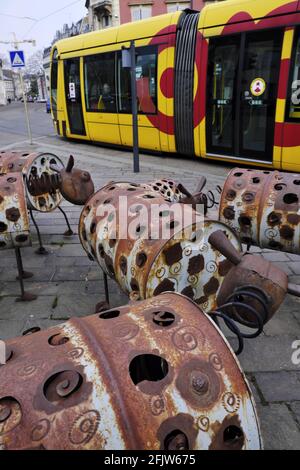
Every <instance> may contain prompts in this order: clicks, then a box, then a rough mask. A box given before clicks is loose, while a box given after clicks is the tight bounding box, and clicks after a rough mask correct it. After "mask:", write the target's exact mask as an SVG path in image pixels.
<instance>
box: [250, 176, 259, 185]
mask: <svg viewBox="0 0 300 470" xmlns="http://www.w3.org/2000/svg"><path fill="white" fill-rule="evenodd" d="M252 183H253V184H259V183H260V178H258V176H255V177H254V178H252Z"/></svg>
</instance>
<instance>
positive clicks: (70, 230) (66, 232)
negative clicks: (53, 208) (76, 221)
mask: <svg viewBox="0 0 300 470" xmlns="http://www.w3.org/2000/svg"><path fill="white" fill-rule="evenodd" d="M58 209H59V210H60V212H61V213H62V214H63V216H64V218H65V221H66V224H67V226H68V230H66V231H65V233H64V236H65V237H71V236H72V235H74V232H73V230H72V229H71V225H70V222H69V220H68V217H67V214H66V213H65V211H64V210H63V209H62V208H61V207H60V206H58Z"/></svg>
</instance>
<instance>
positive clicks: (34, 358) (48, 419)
mask: <svg viewBox="0 0 300 470" xmlns="http://www.w3.org/2000/svg"><path fill="white" fill-rule="evenodd" d="M6 357H7V362H6V364H5V365H2V366H0V448H2V449H47V450H48V449H49V450H50V449H64V450H66V449H69V450H88V449H106V450H113V449H114V450H116V449H120V450H122V449H129V450H132V449H138V450H139V449H146V450H159V449H165V450H196V449H213V450H215V449H232V450H241V449H243V450H244V449H260V448H261V447H262V443H261V436H260V430H259V424H258V419H257V414H256V410H255V404H254V400H253V397H252V395H251V391H250V388H249V386H248V384H247V381H246V378H245V376H244V374H243V372H242V370H241V368H240V366H239V363H238V362H237V359H236V357H235V356H234V354H233V353H232V350H231V348H230V347H229V345H228V343H227V341H226V340H225V338H224V337H223V335H222V334H221V333H220V332H219V330H218V328H217V327H216V326H215V324H214V323H213V322H212V321H211V320H210V319H209V317H208V316H207V315H205V314H204V313H203V312H202V311H201V310H200V309H199V307H198V306H197V305H196V304H195V303H194V302H192V301H191V300H190V299H188V298H186V297H184V296H182V295H179V294H174V293H164V294H161V295H159V296H158V297H156V298H153V299H147V300H144V301H140V302H131V303H130V304H129V305H126V306H123V307H119V308H117V309H114V310H109V311H106V312H103V313H101V314H96V315H92V316H90V317H85V318H73V319H71V320H69V321H68V322H66V323H64V324H61V325H59V326H55V327H53V328H50V329H48V330H45V331H41V332H38V333H33V334H31V335H30V336H23V337H21V338H15V339H13V340H10V341H8V342H7V343H6Z"/></svg>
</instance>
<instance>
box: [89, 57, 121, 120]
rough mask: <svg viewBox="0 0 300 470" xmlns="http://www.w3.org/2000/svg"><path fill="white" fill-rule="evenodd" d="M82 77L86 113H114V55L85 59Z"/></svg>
mask: <svg viewBox="0 0 300 470" xmlns="http://www.w3.org/2000/svg"><path fill="white" fill-rule="evenodd" d="M84 76H85V99H86V109H87V111H90V112H101V113H103V112H107V113H115V112H116V111H117V109H116V84H115V53H106V54H96V55H92V56H88V57H86V58H85V59H84Z"/></svg>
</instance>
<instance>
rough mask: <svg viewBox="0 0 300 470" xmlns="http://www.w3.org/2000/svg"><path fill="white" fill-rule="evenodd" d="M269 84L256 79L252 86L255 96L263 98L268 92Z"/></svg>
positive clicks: (261, 79)
mask: <svg viewBox="0 0 300 470" xmlns="http://www.w3.org/2000/svg"><path fill="white" fill-rule="evenodd" d="M266 88H267V84H266V82H265V81H264V79H263V78H256V79H255V80H253V82H252V83H251V86H250V90H251V93H252V95H253V96H261V95H263V94H264V92H265V91H266Z"/></svg>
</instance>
